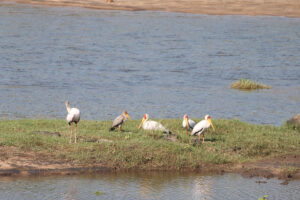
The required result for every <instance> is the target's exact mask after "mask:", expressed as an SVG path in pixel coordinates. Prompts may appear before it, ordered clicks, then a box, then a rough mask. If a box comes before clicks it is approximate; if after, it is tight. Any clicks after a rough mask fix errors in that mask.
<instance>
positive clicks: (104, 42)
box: [0, 3, 300, 125]
mask: <svg viewBox="0 0 300 200" xmlns="http://www.w3.org/2000/svg"><path fill="white" fill-rule="evenodd" d="M0 27H1V28H0V118H2V119H16V118H24V117H28V118H40V117H43V118H44V117H46V118H64V117H65V115H66V110H65V107H64V101H65V100H66V99H68V100H69V101H70V103H71V105H74V106H76V107H78V108H80V110H81V112H82V119H92V120H103V119H112V118H114V117H115V116H116V115H118V114H119V113H120V112H121V111H122V110H123V109H127V110H128V112H129V114H130V115H131V116H132V117H133V118H141V117H142V115H143V114H144V113H145V112H147V113H149V114H150V117H151V116H152V117H154V118H177V117H180V118H181V117H182V116H183V114H185V113H188V114H189V115H190V116H191V117H197V118H200V117H203V116H204V115H205V114H207V113H209V114H210V115H211V116H212V117H213V118H240V119H242V120H245V121H248V122H254V123H262V124H275V125H280V124H282V123H283V121H284V120H286V119H288V118H289V117H291V116H292V115H294V114H296V113H299V107H300V56H299V55H300V19H297V18H285V17H248V16H206V15H195V14H182V13H162V12H123V11H103V10H89V9H84V8H72V7H71V8H67V7H62V8H59V7H40V6H30V5H19V4H7V3H1V4H0ZM239 78H248V79H252V80H255V81H259V82H262V83H265V84H268V85H271V86H272V89H271V90H263V91H255V92H241V91H236V90H232V89H230V83H231V82H232V81H235V80H237V79H239Z"/></svg>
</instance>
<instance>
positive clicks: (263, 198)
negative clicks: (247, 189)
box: [258, 195, 268, 200]
mask: <svg viewBox="0 0 300 200" xmlns="http://www.w3.org/2000/svg"><path fill="white" fill-rule="evenodd" d="M258 200H268V195H264V196H263V197H259V198H258Z"/></svg>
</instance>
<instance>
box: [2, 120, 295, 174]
mask: <svg viewBox="0 0 300 200" xmlns="http://www.w3.org/2000/svg"><path fill="white" fill-rule="evenodd" d="M158 121H161V122H162V124H164V125H165V126H166V127H168V128H169V129H170V130H171V131H172V132H173V133H174V134H175V135H176V137H175V138H176V140H175V141H170V140H168V139H166V137H165V135H164V134H162V133H160V132H153V133H152V132H147V131H144V130H137V126H138V124H139V121H137V120H129V121H126V123H125V125H124V126H123V132H121V133H118V132H117V131H116V132H109V131H108V129H109V127H110V125H111V122H110V121H101V122H96V121H84V120H83V121H81V122H80V123H79V138H78V139H79V143H78V144H69V143H68V142H69V140H68V139H69V127H68V125H67V123H66V122H65V121H64V120H42V119H41V120H33V119H25V120H8V121H0V147H1V148H8V149H9V148H11V147H13V148H14V149H16V153H15V154H20V153H26V152H31V153H34V156H35V159H38V160H40V161H41V162H53V163H64V162H65V163H71V164H72V165H76V164H78V165H90V166H92V165H101V166H105V167H109V168H114V169H165V170H168V169H175V170H177V169H189V170H193V169H197V168H201V167H202V166H203V165H205V164H225V163H242V162H246V161H254V160H258V159H261V158H269V157H272V156H278V155H286V154H290V153H293V154H295V153H298V154H299V152H300V137H299V134H300V133H299V131H298V130H293V129H291V128H289V127H288V126H285V125H284V126H281V127H273V126H262V125H252V124H248V123H245V122H241V121H238V120H223V119H219V120H213V123H214V125H215V128H216V131H215V132H213V131H212V130H209V131H208V132H207V133H206V135H205V136H206V137H205V139H206V143H205V144H204V145H202V144H200V143H197V142H195V140H194V139H196V137H192V136H186V131H185V130H184V129H183V128H182V127H181V120H179V119H167V120H158ZM197 121H198V120H197ZM36 131H49V132H60V133H61V137H59V136H57V135H47V134H41V133H40V132H38V133H37V132H36ZM10 156H11V153H10V152H5V151H2V152H1V153H0V159H1V160H2V161H3V160H5V159H8V158H9V157H10Z"/></svg>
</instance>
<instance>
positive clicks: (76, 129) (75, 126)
mask: <svg viewBox="0 0 300 200" xmlns="http://www.w3.org/2000/svg"><path fill="white" fill-rule="evenodd" d="M76 143H77V124H75V144H76Z"/></svg>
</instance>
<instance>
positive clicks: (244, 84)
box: [230, 79, 271, 90]
mask: <svg viewBox="0 0 300 200" xmlns="http://www.w3.org/2000/svg"><path fill="white" fill-rule="evenodd" d="M230 87H231V88H233V89H239V90H256V89H270V88H271V87H270V86H268V85H263V84H260V83H257V82H254V81H251V80H248V79H240V80H238V81H236V82H233V83H231V86H230Z"/></svg>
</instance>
